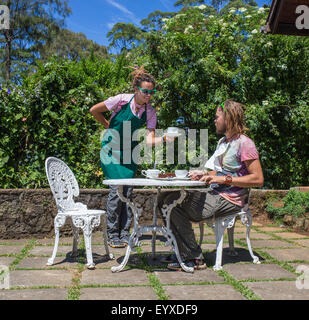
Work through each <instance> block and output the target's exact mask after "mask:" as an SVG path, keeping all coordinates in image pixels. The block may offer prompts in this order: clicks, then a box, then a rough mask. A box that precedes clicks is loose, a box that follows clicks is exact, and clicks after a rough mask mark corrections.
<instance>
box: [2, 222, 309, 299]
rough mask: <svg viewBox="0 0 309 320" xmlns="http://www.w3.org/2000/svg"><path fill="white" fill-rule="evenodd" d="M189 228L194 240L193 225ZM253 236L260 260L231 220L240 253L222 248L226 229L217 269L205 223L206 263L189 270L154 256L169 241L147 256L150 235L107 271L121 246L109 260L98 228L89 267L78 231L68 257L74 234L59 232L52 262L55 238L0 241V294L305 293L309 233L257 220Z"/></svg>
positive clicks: (98, 296)
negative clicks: (75, 249)
mask: <svg viewBox="0 0 309 320" xmlns="http://www.w3.org/2000/svg"><path fill="white" fill-rule="evenodd" d="M194 228H195V231H196V236H197V240H199V228H198V226H197V225H195V226H194ZM251 238H252V247H253V250H254V253H255V254H256V255H258V256H259V257H260V260H261V261H262V263H261V264H259V265H255V264H252V262H251V257H250V255H249V252H248V249H247V244H246V239H245V228H244V227H243V226H242V225H241V224H240V223H239V222H237V225H236V228H235V248H236V251H237V252H238V256H236V257H231V256H229V255H228V249H227V247H228V243H227V237H226V235H225V242H224V247H225V250H224V251H223V271H218V272H215V271H213V270H212V266H213V265H214V263H215V236H214V235H213V233H212V230H211V229H209V227H205V236H204V239H203V244H202V249H203V253H204V256H205V259H206V263H207V265H208V268H207V269H206V270H201V271H195V272H194V273H193V274H189V273H185V272H176V271H170V270H168V269H167V268H166V264H163V263H161V262H160V257H162V255H165V254H168V252H169V248H168V247H165V246H164V244H163V243H162V242H161V241H159V240H158V241H157V246H156V252H157V256H156V259H155V260H153V259H152V257H151V241H150V236H144V237H143V239H142V245H141V247H139V248H138V250H137V252H133V253H131V257H130V260H129V263H128V265H127V267H126V268H125V269H124V270H123V271H122V272H120V273H112V272H111V270H110V268H111V267H112V266H115V265H118V264H119V263H120V262H121V260H122V259H123V257H124V253H125V249H111V251H112V252H113V253H114V255H115V259H114V260H108V258H107V257H106V256H105V249H104V245H103V239H102V235H101V234H100V233H96V234H94V235H93V240H92V241H93V246H92V249H93V257H94V261H95V263H96V269H95V270H88V269H87V268H86V267H85V260H86V259H85V250H84V247H83V245H84V244H83V238H82V236H81V238H80V244H79V256H78V257H77V258H75V259H73V258H71V257H70V252H71V250H72V247H71V243H72V237H69V238H61V241H60V246H59V250H58V253H57V258H56V260H55V265H53V266H51V267H47V266H46V262H47V259H48V257H49V256H50V255H51V254H52V250H53V239H21V240H12V241H11V240H1V241H0V266H6V267H9V268H10V272H9V280H10V282H9V284H10V286H9V288H7V289H2V290H0V300H42V299H44V300H252V299H261V300H309V288H308V289H305V288H303V289H298V288H297V286H296V281H297V279H299V277H300V274H298V273H296V268H297V267H298V266H299V265H302V266H305V267H306V268H308V276H309V234H308V236H306V235H304V234H298V233H295V232H290V231H288V229H284V228H279V227H276V226H262V225H260V224H256V225H254V226H253V230H252V233H251ZM160 239H162V237H161V238H160ZM307 281H309V280H307ZM0 285H1V283H0ZM308 287H309V283H308Z"/></svg>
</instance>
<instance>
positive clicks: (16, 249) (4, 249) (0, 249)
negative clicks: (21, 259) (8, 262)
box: [0, 245, 23, 255]
mask: <svg viewBox="0 0 309 320" xmlns="http://www.w3.org/2000/svg"><path fill="white" fill-rule="evenodd" d="M22 249H23V246H7V245H0V255H5V254H15V255H16V254H18V253H20V251H21V250H22Z"/></svg>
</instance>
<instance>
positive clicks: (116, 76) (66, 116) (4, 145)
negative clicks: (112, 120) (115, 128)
mask: <svg viewBox="0 0 309 320" xmlns="http://www.w3.org/2000/svg"><path fill="white" fill-rule="evenodd" d="M126 64H127V62H126V60H125V58H124V57H120V58H119V59H117V61H116V62H112V61H110V60H104V59H102V58H94V57H92V58H89V59H87V60H82V61H80V62H75V61H70V60H60V59H57V58H55V57H54V58H52V59H51V60H50V61H49V62H47V63H46V64H44V65H40V66H39V70H38V72H36V73H35V74H33V75H32V76H30V77H28V78H26V79H24V82H23V85H22V86H20V87H19V88H18V89H17V88H15V89H14V88H13V87H10V88H1V91H0V95H1V100H0V110H1V139H0V140H1V149H0V181H1V187H2V188H39V187H46V186H48V185H47V180H46V176H45V171H44V161H45V159H46V158H47V157H48V156H56V157H59V158H60V159H62V160H64V161H65V162H66V163H67V164H68V165H69V166H70V167H71V168H72V170H73V172H74V173H75V174H76V178H77V179H78V181H79V183H80V186H81V187H88V188H91V187H93V188H95V187H101V186H102V183H101V176H100V174H101V173H100V160H99V150H100V134H101V129H102V128H101V127H100V125H99V124H98V123H97V122H96V121H95V120H94V119H93V118H92V116H91V115H90V113H89V109H90V108H91V106H93V105H94V104H96V103H98V102H100V101H102V100H104V99H106V98H108V97H109V96H110V95H114V94H117V93H118V90H119V91H126V90H127V86H128V82H127V78H128V70H127V69H125V68H123V67H124V66H125V65H126Z"/></svg>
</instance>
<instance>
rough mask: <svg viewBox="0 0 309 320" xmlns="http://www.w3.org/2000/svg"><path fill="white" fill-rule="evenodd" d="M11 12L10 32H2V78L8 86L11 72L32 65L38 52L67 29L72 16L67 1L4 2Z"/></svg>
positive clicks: (17, 0) (0, 47)
mask: <svg viewBox="0 0 309 320" xmlns="http://www.w3.org/2000/svg"><path fill="white" fill-rule="evenodd" d="M2 4H4V5H6V6H8V8H9V10H10V29H8V30H2V31H0V52H1V56H2V57H3V58H2V62H1V67H2V70H1V71H2V76H3V78H4V79H5V81H6V82H8V81H9V80H10V78H11V75H12V68H13V67H14V69H15V70H16V69H25V68H27V67H28V64H33V63H34V60H35V58H36V57H37V56H38V51H39V48H40V47H41V46H42V45H44V43H45V42H46V41H50V37H51V35H52V34H54V33H53V32H56V31H57V30H58V29H59V28H60V27H62V26H63V25H64V19H65V18H66V17H67V16H68V15H69V14H70V13H71V10H70V9H69V7H68V0H4V1H2Z"/></svg>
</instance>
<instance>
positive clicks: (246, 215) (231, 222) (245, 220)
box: [199, 193, 261, 271]
mask: <svg viewBox="0 0 309 320" xmlns="http://www.w3.org/2000/svg"><path fill="white" fill-rule="evenodd" d="M249 198H250V193H249ZM249 198H248V202H247V204H246V205H245V206H244V207H243V208H242V209H241V211H240V212H237V213H235V214H233V215H230V216H226V217H218V218H216V219H215V220H214V221H213V219H207V220H203V221H201V222H200V223H199V227H200V243H199V244H200V245H201V244H202V241H203V237H204V222H206V223H207V225H208V226H209V227H211V228H213V229H214V232H215V235H216V247H217V251H216V263H215V265H214V267H213V269H214V270H216V271H217V270H222V251H223V236H224V231H225V229H227V231H228V240H229V254H230V255H231V256H237V252H236V251H235V248H234V227H235V220H236V218H237V217H238V216H239V217H240V219H241V222H242V224H243V225H245V226H246V227H247V230H246V239H247V245H248V249H249V252H250V255H251V257H252V259H253V263H255V264H260V263H261V262H260V260H259V258H258V257H257V256H255V255H254V254H253V251H252V248H251V242H250V229H251V225H252V215H251V213H250V208H249Z"/></svg>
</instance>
